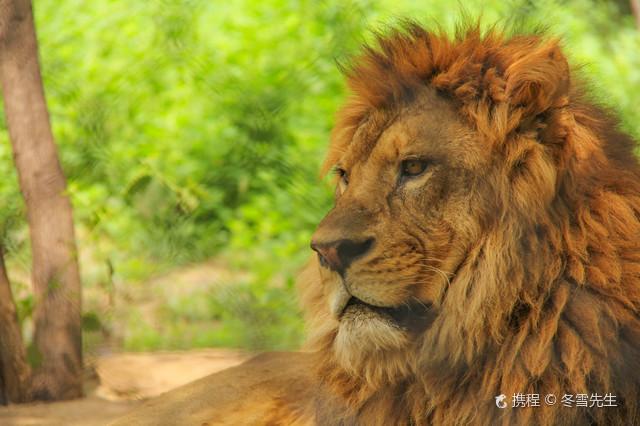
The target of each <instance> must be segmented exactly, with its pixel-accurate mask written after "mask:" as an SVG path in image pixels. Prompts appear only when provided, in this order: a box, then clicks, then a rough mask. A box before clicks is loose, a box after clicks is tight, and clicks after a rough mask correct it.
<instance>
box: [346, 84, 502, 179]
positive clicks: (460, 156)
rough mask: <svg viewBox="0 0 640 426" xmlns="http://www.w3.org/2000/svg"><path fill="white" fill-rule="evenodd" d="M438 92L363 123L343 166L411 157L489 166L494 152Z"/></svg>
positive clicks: (379, 164) (377, 165) (376, 164)
mask: <svg viewBox="0 0 640 426" xmlns="http://www.w3.org/2000/svg"><path fill="white" fill-rule="evenodd" d="M434 96H435V95H430V96H428V97H426V99H422V100H421V101H416V102H415V103H413V104H411V105H408V106H406V107H404V108H402V109H400V110H399V111H398V112H395V113H394V112H387V113H382V112H379V113H377V114H376V115H375V116H373V117H372V118H370V119H369V120H366V121H365V122H363V123H362V124H361V125H360V127H359V128H358V129H357V130H356V132H355V133H354V137H353V139H352V141H351V143H350V144H349V145H348V146H347V149H346V150H345V153H344V154H343V156H342V158H341V160H340V164H341V165H342V166H343V167H344V168H345V169H347V170H349V169H355V168H362V167H363V166H365V165H370V166H373V167H374V168H381V167H384V166H385V165H394V164H395V163H396V162H397V161H399V160H400V159H403V158H406V157H411V156H415V157H421V158H422V157H423V158H430V159H434V160H441V161H443V162H446V163H448V164H451V165H452V166H454V167H464V168H469V169H473V168H476V167H479V166H481V165H485V164H487V163H488V161H489V155H490V150H488V149H487V147H486V146H483V145H484V144H483V143H482V142H483V141H482V140H481V139H480V138H479V137H477V135H476V133H475V132H474V131H473V129H472V128H471V126H470V125H469V124H467V123H466V122H465V120H463V119H462V118H461V117H460V115H459V113H458V112H457V111H456V110H455V109H453V107H452V106H450V105H448V104H449V102H448V101H446V100H444V99H440V98H438V97H435V98H434Z"/></svg>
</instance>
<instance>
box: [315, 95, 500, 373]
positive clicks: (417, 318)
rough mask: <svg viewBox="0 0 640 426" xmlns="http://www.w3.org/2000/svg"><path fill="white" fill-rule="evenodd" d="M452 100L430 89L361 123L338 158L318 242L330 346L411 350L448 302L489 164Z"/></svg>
mask: <svg viewBox="0 0 640 426" xmlns="http://www.w3.org/2000/svg"><path fill="white" fill-rule="evenodd" d="M488 160H489V156H488V153H486V152H484V150H483V149H482V147H481V145H480V143H479V142H478V140H477V136H476V135H475V134H474V132H473V131H472V130H471V129H470V128H469V127H468V126H467V125H465V124H464V123H463V122H462V121H461V119H460V118H459V116H458V115H457V113H456V111H455V110H454V108H453V106H452V105H450V103H449V101H447V100H445V99H444V98H441V97H440V96H439V95H437V94H436V93H435V92H433V91H429V90H425V91H424V92H423V93H421V94H420V95H419V96H418V97H417V98H416V100H414V101H413V102H411V103H410V104H408V105H407V106H405V107H403V108H401V109H398V110H397V111H396V112H394V113H377V114H373V115H372V116H370V117H369V119H368V120H367V121H366V122H364V123H362V124H361V125H360V126H359V128H358V130H357V131H356V132H355V135H354V137H353V140H352V141H351V143H350V144H349V146H348V147H347V149H346V150H345V151H344V152H343V153H342V155H341V156H340V158H339V160H338V162H337V165H336V171H337V174H338V183H337V188H336V204H335V207H334V209H333V210H331V211H330V212H329V214H327V216H326V217H325V218H324V219H323V220H322V222H321V223H320V225H319V227H318V229H317V231H316V232H315V234H314V235H313V238H312V248H313V249H314V250H316V252H317V253H318V257H319V260H320V264H321V265H322V268H321V269H322V271H321V272H322V273H323V274H324V275H326V276H332V279H329V280H326V281H327V282H328V284H326V285H325V286H326V287H327V288H325V289H324V293H325V297H326V299H327V303H328V305H329V310H330V312H331V315H332V316H333V317H334V319H335V320H337V321H338V325H337V327H338V330H337V333H336V337H335V341H334V343H333V350H334V351H335V352H336V353H337V355H338V359H344V360H347V359H348V360H347V361H346V362H347V363H351V362H353V360H354V357H357V355H356V354H358V353H361V354H363V355H364V354H366V353H371V351H376V352H377V353H379V352H380V351H398V350H400V351H406V349H407V346H410V345H412V344H413V343H414V342H415V341H416V340H417V338H416V337H417V335H419V334H420V333H422V332H424V331H425V330H426V329H427V328H428V326H429V324H430V323H431V321H432V320H433V318H434V317H435V316H436V315H437V314H438V311H439V309H440V308H441V306H440V302H441V300H442V296H443V294H444V293H445V291H446V288H447V285H448V283H449V281H450V279H451V278H452V276H453V275H454V274H455V271H456V268H457V267H458V266H459V265H460V262H461V261H462V258H463V256H464V253H465V252H466V250H467V247H468V246H469V244H470V243H471V242H472V241H473V238H474V235H476V234H477V230H478V227H479V226H480V220H479V216H478V212H479V211H482V210H483V208H482V206H480V205H478V204H479V203H480V201H479V200H476V199H475V197H474V195H473V194H474V193H475V191H474V188H476V186H477V185H478V182H479V181H480V179H479V177H480V176H482V174H483V172H484V169H485V166H486V164H487V163H488Z"/></svg>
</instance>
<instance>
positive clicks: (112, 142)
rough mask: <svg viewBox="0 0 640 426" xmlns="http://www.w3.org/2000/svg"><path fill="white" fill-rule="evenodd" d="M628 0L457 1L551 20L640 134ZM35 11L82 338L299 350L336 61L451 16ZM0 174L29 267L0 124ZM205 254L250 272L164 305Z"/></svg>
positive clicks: (18, 249) (347, 8)
mask: <svg viewBox="0 0 640 426" xmlns="http://www.w3.org/2000/svg"><path fill="white" fill-rule="evenodd" d="M624 4H625V3H624V2H596V1H594V0H570V1H563V2H560V1H558V0H541V1H536V2H533V1H528V0H515V1H514V0H512V1H497V0H490V1H480V0H472V1H469V2H465V4H464V7H465V10H466V13H467V14H468V15H470V16H478V15H480V14H481V15H482V16H483V22H485V23H486V24H490V23H492V22H499V23H500V24H503V25H505V26H520V27H527V26H530V25H531V23H544V24H545V25H547V26H548V27H549V31H550V33H551V34H555V35H558V36H561V37H562V38H563V40H564V44H565V46H566V51H567V52H568V53H569V54H570V57H571V61H572V62H573V63H574V64H577V65H582V68H581V75H583V78H585V79H587V80H589V81H590V82H591V83H592V84H594V85H595V88H596V91H595V93H596V96H597V98H598V99H600V100H601V102H603V103H605V104H606V105H608V106H610V107H611V108H613V109H614V110H615V111H616V112H618V113H619V114H620V116H621V118H622V124H623V126H624V128H625V129H626V130H627V131H629V132H631V133H633V134H634V135H636V136H638V135H640V127H639V126H638V123H640V109H638V108H636V104H637V102H638V99H640V36H639V33H638V29H637V28H635V27H634V24H633V20H632V18H631V17H630V15H629V11H628V10H626V9H624V7H623V5H624ZM34 7H35V11H36V25H37V28H38V36H39V40H40V54H41V65H42V72H43V77H44V83H45V89H46V93H47V99H48V103H49V109H50V113H51V119H52V125H53V130H54V134H55V137H56V140H57V142H58V145H59V147H60V153H61V159H62V163H63V168H64V170H65V173H66V176H67V178H68V183H69V193H70V195H71V197H72V200H73V204H74V208H75V221H76V224H77V228H78V239H79V246H80V252H81V256H80V259H81V262H82V264H81V268H82V272H83V280H84V285H85V299H86V302H87V303H85V305H87V306H88V307H87V309H88V310H90V311H91V314H90V315H88V316H85V328H86V329H87V332H89V331H94V332H95V331H96V330H95V329H96V327H97V328H104V329H108V330H113V331H114V333H115V334H116V335H120V336H121V337H122V339H123V343H124V345H125V346H126V347H128V348H132V349H149V348H171V347H190V346H211V345H231V346H244V347H250V348H268V347H272V348H273V347H279V348H284V347H292V346H295V345H297V344H298V343H299V342H300V340H301V333H302V332H301V330H302V327H301V320H300V316H299V315H298V311H297V308H296V302H295V296H294V291H293V289H292V284H291V283H292V277H293V276H295V274H296V271H297V269H298V268H299V267H300V266H301V265H302V263H303V262H304V259H305V258H306V257H307V256H308V255H309V254H310V252H309V250H308V241H309V238H310V235H311V232H312V231H313V229H314V227H315V224H316V223H317V222H318V221H319V219H320V218H321V217H322V216H323V215H324V213H325V212H326V211H327V210H328V209H329V208H330V206H331V203H332V201H331V189H330V188H329V187H328V185H326V184H325V183H323V182H322V181H321V180H320V179H319V177H318V170H319V166H320V163H321V160H322V157H323V153H324V151H325V149H326V145H327V141H328V138H329V132H330V129H331V126H332V123H333V116H334V113H335V111H336V109H337V108H338V106H339V105H340V102H341V101H342V100H343V99H344V96H345V89H344V85H343V81H342V77H341V76H340V74H339V71H338V67H337V66H336V61H338V62H344V61H345V60H346V58H347V57H348V56H349V54H351V53H353V52H355V51H356V50H357V47H358V46H359V45H360V44H361V43H362V42H363V41H365V40H367V39H370V38H371V37H372V32H371V31H368V30H367V29H375V30H384V29H385V28H386V27H387V26H388V25H389V24H390V23H393V22H397V20H398V18H403V17H410V18H417V19H419V20H422V21H423V22H426V23H432V24H438V25H441V26H443V27H444V28H448V29H453V28H454V26H455V24H456V22H458V21H459V17H460V13H459V12H460V10H461V7H460V6H452V5H451V3H450V2H444V1H436V0H431V1H423V2H413V1H409V0H401V1H398V0H393V1H391V0H371V1H356V0H352V1H334V0H331V1H322V2H317V1H310V0H307V1H304V0H301V1H295V2H291V1H283V0H265V1H262V2H253V1H248V0H241V1H233V2H205V1H203V0H178V1H169V0H152V1H145V2H128V3H124V2H118V1H109V0H95V1H91V2H80V1H78V0H59V1H56V2H51V1H41V0H35V1H34ZM0 173H2V174H3V176H5V179H4V180H3V181H2V182H1V183H0V197H2V199H3V200H6V201H5V207H4V209H3V210H2V211H1V212H0V236H1V237H2V239H3V242H4V245H5V247H6V249H7V251H8V253H9V256H8V257H9V263H10V266H11V267H12V268H20V267H21V268H23V269H25V268H27V267H28V264H29V252H28V244H27V237H28V233H27V232H26V230H25V221H24V207H23V203H22V201H21V198H20V196H19V192H18V188H17V179H16V175H15V172H14V170H13V166H12V163H11V151H10V148H9V144H8V136H7V132H6V126H5V123H4V121H0ZM212 256H221V257H223V258H224V259H226V262H227V264H228V267H229V268H230V269H232V270H233V271H251V272H252V274H251V276H250V277H249V278H246V279H245V278H242V279H241V278H238V279H235V280H232V282H228V283H225V285H224V286H222V287H221V288H223V289H224V290H220V289H218V290H216V291H211V290H210V288H209V287H206V286H205V287H203V289H202V290H201V291H200V292H199V293H188V294H186V295H184V296H180V297H177V296H172V297H174V298H173V299H172V298H169V297H168V296H167V295H166V294H164V293H162V292H157V291H156V289H153V288H148V287H147V286H148V281H147V279H148V278H149V277H152V276H156V275H158V274H161V273H163V272H164V271H168V270H172V269H174V268H175V267H176V266H178V265H181V264H184V263H190V262H198V261H202V260H204V259H207V258H210V257H212ZM145 283H147V284H145ZM175 285H176V286H180V285H181V282H179V281H178V282H176V283H175ZM21 294H22V293H21ZM140 295H142V296H140ZM149 295H154V296H153V297H156V299H155V301H154V303H156V305H158V304H159V305H160V307H156V308H157V309H155V311H154V312H155V314H154V316H153V318H152V319H149V318H147V317H146V316H145V314H143V313H142V311H141V308H139V306H138V305H139V304H140V301H141V300H144V299H145V297H151V296H149ZM29 297H30V296H21V298H19V304H20V312H21V317H23V316H25V318H26V317H28V316H29V315H30V312H31V309H32V303H31V300H32V299H31V298H29ZM105 299H109V300H110V301H109V302H105V301H104V300H105Z"/></svg>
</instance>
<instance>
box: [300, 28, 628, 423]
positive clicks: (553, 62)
mask: <svg viewBox="0 0 640 426" xmlns="http://www.w3.org/2000/svg"><path fill="white" fill-rule="evenodd" d="M377 43H378V46H377V47H366V48H365V49H364V53H363V54H362V55H361V56H359V57H357V58H356V60H355V61H354V64H353V65H352V66H351V67H349V68H348V69H347V71H346V73H347V80H348V86H349V88H350V91H351V97H350V98H349V100H348V101H347V103H346V105H345V106H344V107H343V108H342V110H341V111H340V112H339V114H338V116H337V117H338V118H337V124H336V126H335V129H334V131H333V133H332V141H331V147H330V150H329V153H328V155H327V159H326V162H325V166H324V169H325V170H327V169H328V168H329V167H331V166H333V165H335V164H336V162H337V161H338V160H339V158H340V156H341V155H342V153H343V152H345V151H346V149H347V148H348V147H349V144H350V143H351V141H352V139H353V136H354V133H355V132H356V130H357V129H358V128H359V127H360V126H361V124H362V123H363V122H364V121H365V120H367V119H368V118H369V117H371V116H373V115H375V114H377V113H380V112H381V111H382V112H384V111H390V110H393V109H394V108H397V107H398V106H399V105H406V104H408V103H410V102H411V101H412V100H413V97H414V95H415V94H416V93H419V91H420V89H421V88H424V87H430V88H432V89H435V91H436V92H437V93H438V94H439V95H440V96H442V97H443V98H445V99H447V100H448V101H449V102H451V103H452V104H453V105H454V106H455V108H456V110H457V111H458V112H459V114H460V117H462V118H463V119H464V121H465V122H467V123H469V125H470V126H471V127H472V128H473V129H474V131H475V132H477V134H478V135H479V137H480V139H481V140H482V141H483V143H484V144H486V146H485V148H486V149H487V150H491V151H492V152H496V153H499V156H497V157H496V158H499V163H498V162H496V164H495V167H496V169H497V170H503V171H504V172H503V173H500V174H498V175H496V176H493V177H492V178H491V179H490V180H489V181H487V182H486V185H485V186H484V187H483V188H482V189H481V190H482V191H484V192H482V193H480V194H478V196H479V197H484V198H485V199H490V201H491V202H490V205H491V209H487V211H485V212H482V215H481V217H479V218H478V221H479V222H480V223H481V224H482V230H483V231H482V235H481V236H480V237H479V238H478V241H477V244H475V246H474V247H473V248H472V249H471V250H470V251H469V252H468V253H466V258H465V260H464V262H463V263H462V264H461V265H460V267H459V268H458V269H457V270H456V272H455V276H454V277H452V279H451V282H450V285H449V287H448V289H447V292H446V295H445V296H444V298H443V301H442V309H441V313H440V314H439V315H438V316H437V318H436V319H435V321H434V323H433V325H432V326H431V327H430V328H429V329H428V330H426V331H425V332H424V333H423V334H422V335H421V336H420V341H419V342H418V351H417V353H416V354H408V353H407V354H406V358H407V359H405V360H403V361H404V362H405V364H402V362H400V361H397V360H392V359H386V358H383V357H381V358H380V359H379V360H378V371H377V372H376V373H375V374H373V376H372V375H370V374H368V375H364V376H358V375H354V374H352V373H349V372H347V371H345V370H344V369H342V368H341V367H340V366H339V365H338V363H337V362H336V360H335V359H334V356H333V354H332V352H331V350H330V349H331V342H332V340H333V338H334V337H335V329H333V328H332V326H333V325H335V324H333V323H332V322H331V320H330V319H328V314H327V313H326V307H325V305H326V303H327V302H326V300H324V296H323V294H322V291H321V288H322V283H321V282H320V278H319V277H316V276H307V277H303V280H302V284H301V286H302V288H301V290H302V293H303V304H304V305H305V307H306V310H307V313H308V317H309V321H310V323H311V331H312V338H311V340H310V343H309V346H310V348H313V349H315V350H316V351H317V353H318V360H317V364H318V372H317V374H318V375H319V377H320V379H321V381H322V382H323V384H324V385H325V387H326V389H327V395H328V396H325V397H321V398H320V401H319V402H318V403H317V406H318V407H321V408H322V410H320V411H319V412H318V413H317V414H316V417H317V419H318V422H319V423H321V424H326V423H325V422H323V419H327V418H328V416H334V417H335V418H339V419H341V421H343V422H345V423H346V424H349V421H352V422H360V423H362V424H409V423H411V424H467V423H471V424H490V423H493V424H495V422H496V421H498V422H502V423H504V424H511V423H517V424H523V423H526V422H529V421H531V422H534V423H535V424H583V423H584V424H620V425H622V424H633V423H634V422H636V423H637V422H640V414H639V411H638V401H639V399H640V165H639V163H638V160H637V159H636V157H635V156H634V152H633V150H634V147H635V143H634V141H633V140H632V139H631V138H630V137H629V136H627V135H625V134H623V133H621V132H620V131H618V130H617V125H616V122H615V121H614V120H613V119H612V118H611V117H610V116H609V115H608V114H607V113H606V112H604V111H603V110H602V109H601V108H599V107H596V106H594V105H592V104H590V103H589V102H588V101H586V100H585V99H586V97H585V96H584V95H583V93H584V89H583V88H582V86H580V85H578V84H576V83H575V82H574V81H572V80H571V79H570V77H569V76H570V69H569V66H568V64H567V61H566V59H565V57H564V55H563V54H562V52H561V49H560V46H559V42H558V41H557V40H553V39H546V38H545V37H543V36H540V35H524V36H520V35H518V36H505V35H504V34H502V33H501V32H500V31H498V30H496V29H491V30H489V31H486V32H484V33H483V32H482V31H481V30H480V28H479V26H478V25H472V26H467V27H465V28H464V29H461V30H459V31H458V32H457V34H456V35H455V37H454V38H449V37H448V36H447V35H446V34H445V33H444V32H443V31H438V32H431V31H428V30H426V29H424V28H422V27H421V26H419V25H418V24H415V23H409V24H407V25H405V26H404V27H403V28H402V29H400V30H395V31H392V32H391V33H390V34H386V35H381V36H379V37H378V38H377ZM540 148H542V149H540ZM541 152H542V153H543V154H541ZM496 161H497V160H496ZM376 356H377V354H375V353H373V354H371V357H373V358H374V359H375V357H376ZM396 361H397V362H396ZM398 365H401V366H400V367H398ZM396 367H397V368H396ZM393 368H396V370H398V369H403V368H404V369H409V370H410V374H409V375H408V376H406V377H403V378H402V380H398V381H395V380H394V379H393V373H392V371H396V370H393ZM374 376H375V377H374ZM515 393H524V394H526V393H538V394H540V395H541V396H544V395H545V394H551V393H553V394H555V395H556V396H557V397H558V403H557V404H556V405H555V406H545V404H544V402H543V403H542V404H541V405H542V406H541V407H537V408H528V409H524V408H523V409H518V408H513V409H511V408H507V409H505V410H499V409H497V408H496V406H495V403H494V397H495V396H496V395H499V394H506V395H508V396H509V397H511V395H512V394H515ZM563 393H567V394H578V393H587V394H591V393H599V394H604V393H613V394H615V395H616V398H617V404H618V405H619V406H618V407H617V408H597V409H596V408H585V409H580V408H576V407H574V408H564V409H563V407H561V406H560V403H559V400H560V397H561V396H562V395H563ZM323 413H324V414H323ZM328 423H329V424H331V422H330V421H329V422H328ZM336 424H339V423H338V421H336Z"/></svg>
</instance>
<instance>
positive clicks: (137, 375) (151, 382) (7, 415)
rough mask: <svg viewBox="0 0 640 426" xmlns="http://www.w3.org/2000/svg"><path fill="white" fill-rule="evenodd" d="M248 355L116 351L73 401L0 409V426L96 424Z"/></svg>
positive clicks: (100, 363)
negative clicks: (81, 397)
mask: <svg viewBox="0 0 640 426" xmlns="http://www.w3.org/2000/svg"><path fill="white" fill-rule="evenodd" d="M248 356H249V354H247V353H243V352H240V351H234V350H228V349H207V350H194V351H186V352H157V353H139V354H137V353H136V354H134V353H131V354H126V353H125V354H117V355H110V356H108V357H104V358H99V359H97V360H96V362H95V365H94V367H93V370H94V371H95V374H89V375H88V376H89V377H88V378H87V380H86V382H85V393H86V397H85V398H83V399H79V400H74V401H65V402H56V403H48V404H44V403H34V404H22V405H10V406H8V407H0V425H2V426H27V425H28V426H35V425H38V426H40V425H42V426H80V425H82V426H101V425H106V424H107V423H108V422H110V421H111V420H114V419H116V418H118V417H120V416H122V415H123V414H125V413H126V412H128V411H129V410H132V409H134V408H135V407H136V406H138V405H140V404H141V402H142V401H143V400H145V399H147V398H150V397H153V396H156V395H159V394H161V393H163V392H166V391H168V390H171V389H174V388H176V387H178V386H181V385H183V384H186V383H188V382H191V381H193V380H196V379H199V378H201V377H204V376H206V375H209V374H212V373H215V372H217V371H220V370H223V369H225V368H228V367H232V366H234V365H237V364H239V363H240V362H242V361H244V360H245V359H247V357H248Z"/></svg>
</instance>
